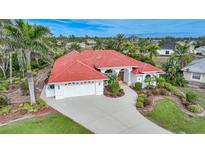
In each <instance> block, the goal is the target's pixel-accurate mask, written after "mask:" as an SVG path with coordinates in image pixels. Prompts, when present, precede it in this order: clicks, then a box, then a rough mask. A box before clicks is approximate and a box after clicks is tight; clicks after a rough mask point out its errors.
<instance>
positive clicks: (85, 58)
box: [46, 50, 163, 99]
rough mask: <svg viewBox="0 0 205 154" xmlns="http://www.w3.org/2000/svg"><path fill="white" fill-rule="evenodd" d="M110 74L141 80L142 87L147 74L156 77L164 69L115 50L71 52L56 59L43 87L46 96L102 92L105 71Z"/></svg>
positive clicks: (60, 96)
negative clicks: (44, 87)
mask: <svg viewBox="0 0 205 154" xmlns="http://www.w3.org/2000/svg"><path fill="white" fill-rule="evenodd" d="M109 73H115V74H117V75H118V78H119V79H120V80H121V81H122V82H124V83H126V84H127V85H131V84H134V83H136V82H141V83H142V84H143V87H145V86H146V83H145V82H144V80H145V79H146V78H147V77H153V76H159V74H161V73H163V71H162V70H161V69H159V68H157V67H155V66H152V65H150V64H147V63H144V62H141V61H137V60H135V59H132V58H130V57H128V56H126V55H124V54H121V53H120V52H117V51H114V50H85V51H82V52H77V51H72V52H70V53H68V54H66V55H64V56H62V57H60V58H58V59H57V60H56V61H55V63H54V66H53V69H52V71H51V75H50V78H49V80H48V84H47V86H46V96H47V97H55V98H56V99H62V98H65V97H75V96H85V95H103V91H104V86H105V83H106V81H107V80H108V77H107V75H106V74H109ZM152 84H154V85H155V84H156V82H155V81H154V82H153V83H152Z"/></svg>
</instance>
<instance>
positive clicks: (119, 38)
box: [115, 34, 125, 50]
mask: <svg viewBox="0 0 205 154" xmlns="http://www.w3.org/2000/svg"><path fill="white" fill-rule="evenodd" d="M124 41H125V35H124V34H118V35H117V36H116V37H115V43H116V44H115V48H116V50H121V48H120V46H121V45H122V43H123V42H124Z"/></svg>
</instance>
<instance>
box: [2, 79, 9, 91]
mask: <svg viewBox="0 0 205 154" xmlns="http://www.w3.org/2000/svg"><path fill="white" fill-rule="evenodd" d="M8 88H9V82H8V80H2V79H0V91H6V90H7V89H8Z"/></svg>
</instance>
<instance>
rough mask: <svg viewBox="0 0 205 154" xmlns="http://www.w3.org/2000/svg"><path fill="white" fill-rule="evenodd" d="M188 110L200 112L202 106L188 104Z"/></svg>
mask: <svg viewBox="0 0 205 154" xmlns="http://www.w3.org/2000/svg"><path fill="white" fill-rule="evenodd" d="M187 108H188V110H189V111H191V112H194V113H197V112H200V111H201V107H200V105H199V104H191V105H188V107H187Z"/></svg>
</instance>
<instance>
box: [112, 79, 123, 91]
mask: <svg viewBox="0 0 205 154" xmlns="http://www.w3.org/2000/svg"><path fill="white" fill-rule="evenodd" d="M120 89H121V88H120V84H119V83H118V81H115V82H113V83H112V84H111V91H112V92H113V93H117V92H118V91H119V90H120Z"/></svg>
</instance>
